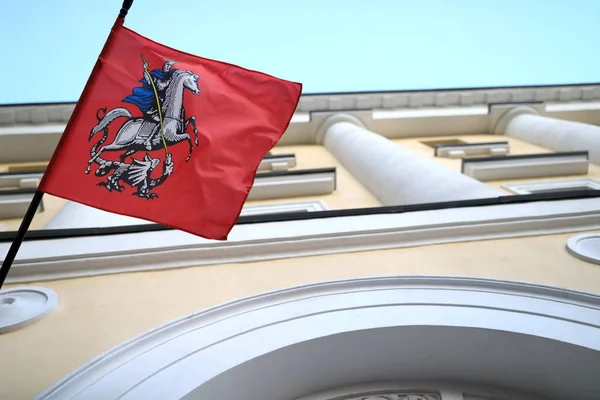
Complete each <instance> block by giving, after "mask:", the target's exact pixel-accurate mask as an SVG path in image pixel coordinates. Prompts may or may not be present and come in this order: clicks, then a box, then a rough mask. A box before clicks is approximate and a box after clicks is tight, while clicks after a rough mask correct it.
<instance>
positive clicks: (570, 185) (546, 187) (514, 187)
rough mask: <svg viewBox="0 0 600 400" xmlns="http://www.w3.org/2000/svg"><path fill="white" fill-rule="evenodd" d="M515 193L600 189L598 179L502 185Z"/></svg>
mask: <svg viewBox="0 0 600 400" xmlns="http://www.w3.org/2000/svg"><path fill="white" fill-rule="evenodd" d="M502 187H503V188H504V189H506V190H510V191H511V192H513V193H515V194H536V193H551V192H573V191H578V190H600V181H598V180H595V179H589V178H586V179H571V180H564V181H563V180H561V181H544V182H527V183H507V184H505V185H502Z"/></svg>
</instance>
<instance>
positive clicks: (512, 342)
mask: <svg viewBox="0 0 600 400" xmlns="http://www.w3.org/2000/svg"><path fill="white" fill-rule="evenodd" d="M599 324H600V297H598V296H595V295H589V294H584V293H578V292H573V291H568V290H564V289H557V288H550V287H545V286H538V285H531V284H523V283H516V282H506V281H496V280H485V279H474V278H458V277H378V278H365V279H353V280H344V281H336V282H323V283H317V284H312V285H305V286H300V287H295V288H289V289H283V290H279V291H275V292H270V293H265V294H260V295H257V296H253V297H250V298H246V299H241V300H237V301H234V302H231V303H227V304H224V305H221V306H217V307H214V308H212V309H208V310H203V311H201V312H198V313H196V314H193V315H191V316H186V317H184V318H181V319H179V320H176V321H173V322H171V323H168V324H165V325H163V326H161V327H158V328H156V329H155V330H153V331H150V332H147V333H145V334H143V335H140V336H139V337H136V338H133V339H132V340H130V341H128V342H126V343H124V344H122V345H120V346H118V347H117V348H115V349H113V350H111V351H109V352H107V353H106V354H104V355H102V356H100V357H98V358H97V359H95V360H92V361H91V362H90V363H88V364H87V365H84V366H83V367H82V368H80V369H79V370H77V371H75V372H73V373H72V374H71V375H69V376H67V377H65V379H63V380H62V381H60V382H58V383H57V384H56V385H54V386H53V387H52V388H50V389H49V390H48V391H46V392H45V393H43V394H42V395H41V396H40V397H39V398H40V399H49V398H52V396H53V395H54V396H57V397H55V398H61V399H62V398H85V399H113V398H115V399H116V398H119V399H142V398H143V399H161V400H164V399H186V400H192V399H219V400H228V399H232V400H233V399H242V398H243V399H245V400H254V399H256V400H281V399H290V400H291V399H300V398H306V399H311V400H313V399H318V400H333V399H335V400H342V399H353V400H354V399H357V398H358V399H362V398H365V396H366V398H369V397H368V396H370V394H369V393H374V394H377V393H379V394H384V395H390V396H391V395H398V396H399V395H400V394H402V393H401V391H400V390H405V392H406V390H413V392H408V393H404V394H406V395H411V396H412V395H419V392H418V391H420V390H429V394H430V395H438V396H443V395H444V393H445V395H446V398H441V397H440V399H435V400H448V399H450V400H463V399H464V400H470V399H469V397H468V396H471V399H473V400H475V399H477V400H479V399H486V397H485V396H487V395H486V393H488V392H489V393H492V395H490V396H496V397H489V398H490V399H491V398H493V399H497V398H500V399H503V398H505V397H502V396H504V395H503V394H502V393H505V394H506V393H508V394H509V395H511V396H513V397H507V398H513V399H514V398H516V399H521V398H522V399H523V400H525V399H534V398H535V399H542V398H560V397H561V396H562V398H577V399H581V400H585V399H593V398H597V396H598V393H600V381H598V380H597V371H599V370H600V329H599ZM377 382H380V383H381V385H382V386H381V387H374V386H373V385H374V384H375V385H377ZM386 382H388V383H386ZM389 382H397V385H400V386H397V387H396V388H392V389H391V391H389V392H386V390H388V389H389V387H386V386H384V385H389ZM411 382H420V383H419V384H421V385H424V386H410V385H411ZM436 382H439V384H438V383H436ZM364 384H368V385H371V386H370V388H371V389H372V390H371V389H369V390H371V391H365V390H366V389H365V390H362V389H361V390H362V392H361V391H360V390H359V391H355V392H352V391H350V392H348V391H346V392H343V390H342V389H338V388H347V387H356V385H364ZM407 385H408V386H407ZM436 385H437V386H436ZM470 387H478V388H483V389H482V390H483V392H482V391H481V390H480V391H479V392H477V391H475V392H473V391H471V392H469V390H470V389H469V390H467V389H468V388H470ZM411 388H412V389H411ZM447 388H454V389H455V390H454V392H453V393H454V395H455V398H453V399H451V398H450V397H448V394H447V393H448V392H447ZM460 388H466V389H464V390H463V389H460ZM332 390H333V391H334V392H335V391H336V390H338V392H335V393H338V394H335V393H334V392H331V391H332ZM339 390H342V392H339ZM394 390H398V391H397V392H396V393H394ZM444 390H446V392H444ZM461 390H462V391H461ZM382 391H383V392H382ZM486 391H487V392H486ZM494 391H496V392H494ZM327 393H330V394H331V393H333V395H332V396H333V397H332V396H330V398H327V397H324V396H329V395H328V394H327ZM340 393H341V394H340ZM361 393H362V394H361ZM427 393H428V392H423V393H421V394H427ZM457 393H460V396H462V399H461V398H459V397H456V396H458V394H457ZM469 393H471V394H469ZM493 393H496V394H493ZM498 393H500V395H499V394H498ZM404 394H403V395H404ZM454 395H453V396H454ZM307 396H313V397H307ZM315 396H320V397H315ZM336 396H337V397H336ZM340 396H341V397H340ZM344 396H345V397H344ZM360 396H363V397H362V398H361V397H360ZM477 396H479V397H477ZM481 396H483V397H481ZM498 396H500V397H498ZM377 400H379V399H377ZM386 400H387V399H386ZM392 400H397V399H395V398H392ZM399 400H405V399H402V398H399ZM407 400H414V399H412V398H407ZM428 400H429V399H428Z"/></svg>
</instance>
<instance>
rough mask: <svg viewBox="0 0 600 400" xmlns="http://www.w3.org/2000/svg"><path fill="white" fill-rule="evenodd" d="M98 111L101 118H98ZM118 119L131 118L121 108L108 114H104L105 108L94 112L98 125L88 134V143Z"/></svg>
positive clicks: (124, 109) (129, 114) (125, 110)
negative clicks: (101, 115) (102, 114)
mask: <svg viewBox="0 0 600 400" xmlns="http://www.w3.org/2000/svg"><path fill="white" fill-rule="evenodd" d="M100 111H102V112H103V113H104V116H103V117H100ZM120 117H126V118H130V119H131V118H133V117H132V116H131V113H130V112H129V111H128V110H127V109H126V108H123V107H119V108H114V109H112V110H110V111H109V112H106V107H105V108H100V109H98V111H96V118H97V119H98V124H97V125H96V126H94V127H93V128H92V130H91V132H90V137H89V138H88V142H89V141H90V140H92V137H94V135H95V134H96V133H98V132H100V131H101V130H104V129H106V128H107V127H108V125H109V124H110V123H111V122H113V121H114V120H115V119H117V118H120Z"/></svg>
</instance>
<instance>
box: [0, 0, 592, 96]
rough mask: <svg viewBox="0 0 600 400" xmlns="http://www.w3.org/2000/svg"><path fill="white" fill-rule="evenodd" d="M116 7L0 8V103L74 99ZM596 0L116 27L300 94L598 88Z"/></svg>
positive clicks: (329, 10)
mask: <svg viewBox="0 0 600 400" xmlns="http://www.w3.org/2000/svg"><path fill="white" fill-rule="evenodd" d="M121 3H122V0H102V1H97V0H94V1H92V0H29V1H4V2H3V4H2V8H1V12H0V33H1V35H2V36H1V37H2V39H1V40H0V54H2V62H1V63H0V76H1V77H2V84H1V86H0V88H1V89H0V103H30V102H53V101H74V100H77V98H78V97H79V94H80V93H81V90H82V89H83V86H84V85H85V82H86V80H87V78H88V76H89V73H90V71H91V68H92V66H93V65H94V62H95V60H96V57H97V56H98V54H99V52H100V50H101V48H102V45H103V44H104V41H105V39H106V36H107V35H108V32H109V30H110V27H111V26H112V24H113V22H114V20H115V17H116V15H117V14H118V11H119V9H120V7H121ZM599 21H600V1H597V0H587V1H584V0H569V1H564V0H452V1H450V0H411V1H409V0H302V1H290V0H288V1H284V0H253V1H247V0H246V1H244V0H229V1H225V0H201V1H200V0H162V1H158V0H135V1H134V4H133V7H132V9H131V10H130V13H129V15H128V17H127V20H126V24H125V25H126V26H128V27H129V28H131V29H133V30H135V31H137V32H138V33H140V34H142V35H144V36H147V37H150V38H151V39H153V40H156V41H158V42H161V43H163V44H166V45H169V46H171V47H175V48H177V49H180V50H184V51H187V52H191V53H194V54H198V55H201V56H203V57H209V58H214V59H218V60H222V61H227V62H231V63H235V64H238V65H241V66H244V67H247V68H251V69H257V70H261V71H264V72H267V73H269V74H273V75H275V76H278V77H281V78H286V79H290V80H295V81H299V82H302V83H303V84H304V92H305V93H321V92H351V91H376V90H403V89H433V88H438V89H439V88H456V87H483V86H517V85H544V84H570V83H585V82H600V55H599V54H600V23H599Z"/></svg>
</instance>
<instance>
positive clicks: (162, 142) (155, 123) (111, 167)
mask: <svg viewBox="0 0 600 400" xmlns="http://www.w3.org/2000/svg"><path fill="white" fill-rule="evenodd" d="M142 61H143V66H144V77H143V78H142V79H141V80H140V81H139V82H140V83H142V86H141V87H135V88H134V89H133V91H132V94H131V95H129V96H127V97H126V98H125V99H123V101H124V102H127V103H130V104H134V105H136V106H137V107H138V108H139V110H140V112H141V114H142V115H141V116H139V117H134V116H132V115H131V113H130V112H129V110H127V109H126V108H124V107H118V108H113V109H112V110H110V111H108V112H107V109H106V108H101V109H99V110H98V111H97V112H96V118H97V119H98V123H97V124H96V126H94V127H93V128H92V130H91V132H90V136H89V141H91V140H92V138H93V137H94V136H95V135H96V134H97V133H98V132H100V131H103V135H102V137H101V138H100V140H99V141H97V142H96V143H94V144H93V145H92V147H91V149H90V156H91V158H90V160H89V161H88V166H87V169H86V170H85V173H86V174H89V173H90V170H91V167H92V164H94V163H95V164H97V165H98V168H97V169H96V172H95V175H96V176H101V177H104V176H107V175H108V176H107V177H106V180H105V181H103V182H100V183H99V184H98V186H103V187H105V188H106V189H107V190H108V191H110V192H113V191H116V192H122V191H123V188H124V185H125V184H126V185H129V186H131V187H132V188H134V189H135V191H134V192H133V193H132V194H133V195H135V196H139V197H142V198H146V199H153V198H156V197H158V196H157V194H156V193H153V192H152V189H153V188H155V187H156V186H158V185H161V184H162V183H164V182H165V180H166V179H167V178H168V177H169V176H170V175H171V174H172V173H173V168H174V165H173V158H172V156H171V154H170V153H169V150H168V149H169V147H170V146H172V145H174V144H177V143H179V142H183V141H187V142H188V144H189V154H188V156H187V158H186V162H187V161H189V159H190V157H191V155H192V151H193V150H194V145H193V144H192V139H191V136H190V134H189V133H187V132H186V131H187V129H188V127H189V126H190V125H192V128H193V131H194V136H195V137H194V143H195V144H196V146H198V129H197V128H196V118H195V117H194V116H190V117H186V114H185V108H184V104H183V97H184V93H185V92H186V91H190V92H191V93H192V94H193V95H198V94H199V93H200V88H199V87H198V75H196V74H195V73H193V72H191V71H183V70H178V69H173V66H174V65H175V64H176V63H175V62H174V61H165V63H164V65H163V67H162V69H154V70H152V71H148V63H147V62H146V60H145V59H144V56H143V55H142ZM117 118H126V121H125V122H124V123H123V124H122V125H121V127H120V128H119V130H118V132H117V134H116V136H115V138H114V140H113V141H112V143H109V144H104V143H105V142H106V140H107V138H108V127H109V125H110V124H111V123H112V122H113V121H115V120H116V119H117ZM163 147H164V149H165V153H166V156H165V159H164V162H163V166H162V175H161V176H160V177H155V178H151V176H150V175H151V173H152V172H153V171H154V170H155V169H156V168H157V167H158V165H159V164H160V162H161V160H160V159H159V158H154V157H152V156H150V155H149V154H148V151H154V150H159V149H161V148H163ZM109 151H110V152H117V151H118V152H121V154H120V155H119V157H118V158H119V161H111V160H106V159H104V158H102V157H101V155H102V154H103V153H104V152H109ZM138 152H145V155H144V157H143V158H134V155H136V153H138ZM128 158H129V159H130V160H131V162H127V159H128Z"/></svg>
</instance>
